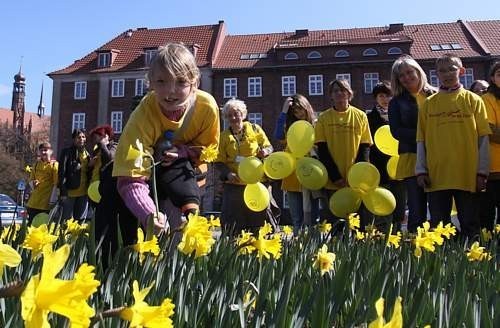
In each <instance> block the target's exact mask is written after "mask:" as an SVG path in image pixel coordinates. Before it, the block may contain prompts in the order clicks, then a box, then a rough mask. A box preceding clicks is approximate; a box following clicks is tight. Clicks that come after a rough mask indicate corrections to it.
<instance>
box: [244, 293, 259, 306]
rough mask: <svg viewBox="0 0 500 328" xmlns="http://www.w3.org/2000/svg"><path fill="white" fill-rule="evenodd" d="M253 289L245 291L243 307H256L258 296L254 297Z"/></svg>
mask: <svg viewBox="0 0 500 328" xmlns="http://www.w3.org/2000/svg"><path fill="white" fill-rule="evenodd" d="M252 292H253V289H250V290H249V291H248V292H246V293H245V296H243V308H244V309H246V308H247V307H248V306H250V307H251V308H252V309H255V305H256V304H257V297H253V298H252V294H253V293H252Z"/></svg>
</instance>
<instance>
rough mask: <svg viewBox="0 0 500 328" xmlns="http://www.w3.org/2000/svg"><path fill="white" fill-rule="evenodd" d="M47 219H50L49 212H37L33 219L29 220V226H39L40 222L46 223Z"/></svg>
mask: <svg viewBox="0 0 500 328" xmlns="http://www.w3.org/2000/svg"><path fill="white" fill-rule="evenodd" d="M49 219H50V217H49V214H47V213H45V212H42V213H38V214H37V215H35V216H34V217H33V220H32V221H31V226H33V227H35V228H36V227H39V226H41V225H42V224H47V223H49Z"/></svg>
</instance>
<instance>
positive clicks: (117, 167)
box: [113, 90, 220, 178]
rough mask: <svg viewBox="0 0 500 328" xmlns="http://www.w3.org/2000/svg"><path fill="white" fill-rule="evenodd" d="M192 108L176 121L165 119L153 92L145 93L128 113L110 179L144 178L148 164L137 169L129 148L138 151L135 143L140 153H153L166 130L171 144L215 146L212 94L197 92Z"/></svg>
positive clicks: (216, 112)
mask: <svg viewBox="0 0 500 328" xmlns="http://www.w3.org/2000/svg"><path fill="white" fill-rule="evenodd" d="M194 97H195V100H194V101H195V103H194V105H193V106H192V107H191V108H189V109H188V110H186V112H185V113H184V116H183V117H182V118H181V120H180V121H179V122H175V121H171V120H169V119H168V118H167V117H166V116H165V115H164V114H163V113H162V112H161V109H160V107H159V106H158V102H157V100H156V95H155V93H154V91H151V92H149V93H148V94H147V95H146V96H145V97H144V99H142V101H141V103H140V104H139V105H138V106H137V108H136V109H135V110H134V111H133V112H132V115H130V118H129V120H128V122H127V125H126V126H125V129H124V130H123V133H122V135H121V137H120V141H119V142H118V147H117V149H116V154H115V162H114V166H113V176H115V177H116V176H126V177H141V176H144V177H147V178H149V176H150V174H151V170H150V169H149V168H148V167H149V166H150V165H151V161H150V160H148V159H145V160H144V162H143V163H142V166H141V165H139V166H140V167H137V166H136V164H140V163H136V160H135V158H134V156H128V157H127V155H129V154H132V153H131V152H130V149H133V150H135V151H136V152H137V151H139V147H138V145H137V142H139V143H140V144H142V147H143V150H144V152H148V153H149V154H153V153H154V150H153V147H154V145H155V144H156V142H157V140H158V139H159V138H160V137H161V136H162V135H163V134H164V132H165V131H167V130H173V131H175V134H174V138H173V143H174V144H187V145H190V146H200V147H201V148H203V147H207V146H211V145H215V146H217V145H218V143H219V133H220V126H219V108H218V106H217V103H216V102H215V99H214V98H213V97H212V95H210V94H208V93H207V92H205V91H202V90H197V91H196V93H195V95H194Z"/></svg>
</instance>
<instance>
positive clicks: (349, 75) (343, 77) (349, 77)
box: [335, 73, 352, 85]
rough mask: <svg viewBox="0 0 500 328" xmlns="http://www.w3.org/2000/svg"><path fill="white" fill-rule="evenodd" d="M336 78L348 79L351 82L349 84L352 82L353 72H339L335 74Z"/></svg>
mask: <svg viewBox="0 0 500 328" xmlns="http://www.w3.org/2000/svg"><path fill="white" fill-rule="evenodd" d="M335 79H336V80H347V82H349V85H352V84H351V73H338V74H337V75H335Z"/></svg>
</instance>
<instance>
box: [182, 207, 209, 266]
mask: <svg viewBox="0 0 500 328" xmlns="http://www.w3.org/2000/svg"><path fill="white" fill-rule="evenodd" d="M214 243H215V239H214V238H213V236H212V232H211V231H210V224H209V223H208V220H207V219H206V218H205V217H203V216H199V215H198V214H190V215H189V219H188V222H187V223H186V225H185V226H184V228H183V229H182V240H181V242H180V243H179V245H178V246H177V248H178V249H179V251H180V252H182V253H184V254H186V255H190V254H191V253H193V252H195V255H194V257H195V258H198V257H200V256H205V255H207V254H208V253H210V251H211V250H212V246H213V244H214Z"/></svg>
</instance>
